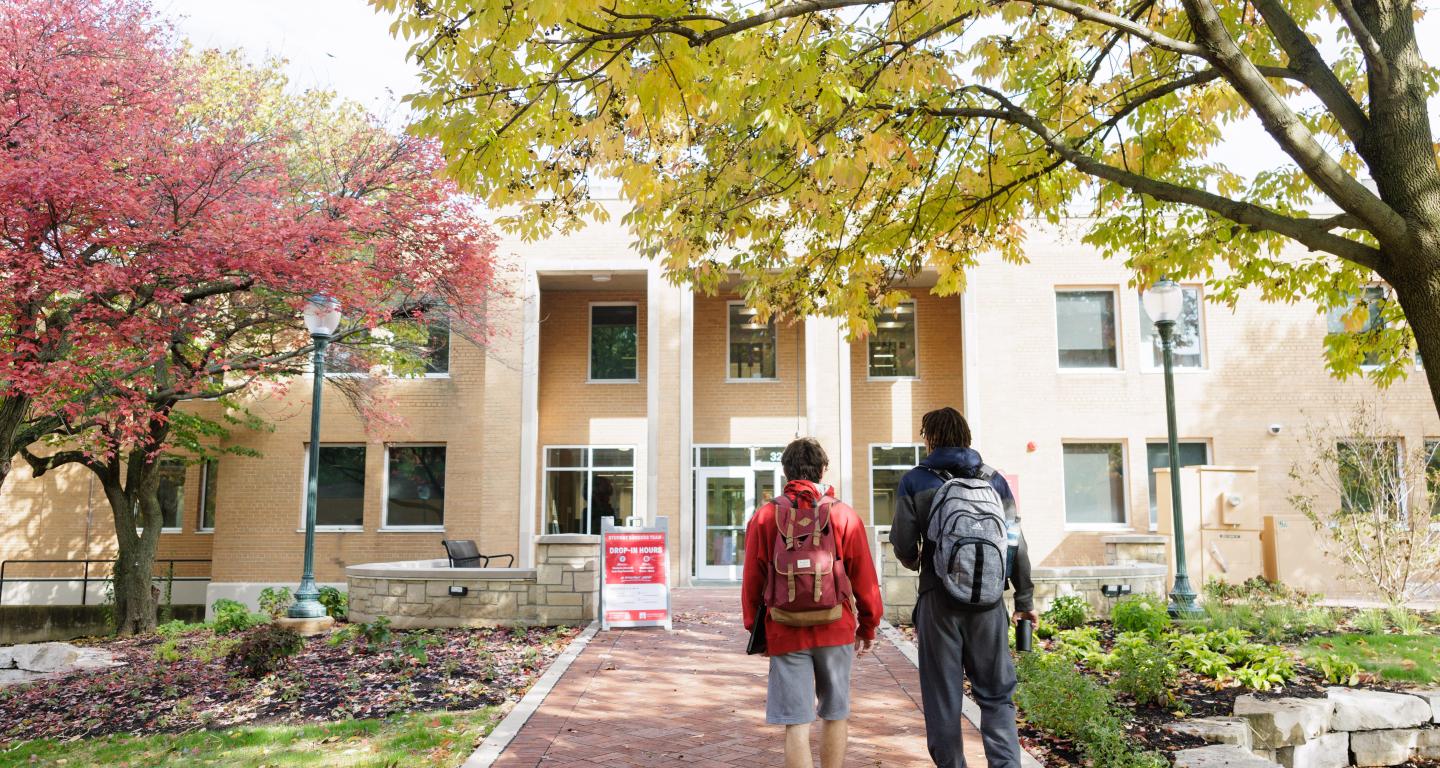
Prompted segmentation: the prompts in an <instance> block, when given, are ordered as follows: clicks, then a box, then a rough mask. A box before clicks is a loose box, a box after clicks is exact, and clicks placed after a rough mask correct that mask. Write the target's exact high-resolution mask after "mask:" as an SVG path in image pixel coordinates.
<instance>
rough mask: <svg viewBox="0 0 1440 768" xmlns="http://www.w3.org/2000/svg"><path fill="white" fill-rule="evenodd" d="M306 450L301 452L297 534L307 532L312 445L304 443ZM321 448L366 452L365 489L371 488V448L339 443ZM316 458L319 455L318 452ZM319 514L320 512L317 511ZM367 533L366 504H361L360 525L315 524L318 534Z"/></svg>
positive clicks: (327, 444)
mask: <svg viewBox="0 0 1440 768" xmlns="http://www.w3.org/2000/svg"><path fill="white" fill-rule="evenodd" d="M302 445H304V446H305V449H304V450H303V451H301V452H300V527H299V528H297V529H296V531H295V532H296V533H304V532H305V504H306V502H307V501H308V500H309V499H308V498H307V497H308V496H309V493H310V474H309V472H310V443H309V442H308V441H306V442H305V443H302ZM320 447H321V448H360V449H362V450H364V451H365V483H364V486H363V488H364V489H365V490H367V491H368V490H369V488H370V446H369V445H367V444H366V443H356V442H353V441H352V442H339V443H325V442H322V443H320ZM316 456H317V457H318V456H319V454H318V452H317V454H316ZM316 504H317V505H318V504H319V497H318V495H317V497H316ZM317 512H318V510H317ZM364 531H365V502H364V501H363V500H362V501H361V503H360V524H359V525H321V524H320V523H319V521H318V520H317V521H316V523H315V532H316V533H363V532H364Z"/></svg>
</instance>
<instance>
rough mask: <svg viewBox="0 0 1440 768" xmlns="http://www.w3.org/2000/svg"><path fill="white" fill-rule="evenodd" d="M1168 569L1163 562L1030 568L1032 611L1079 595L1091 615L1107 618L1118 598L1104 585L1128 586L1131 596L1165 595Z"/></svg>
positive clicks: (1043, 608)
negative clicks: (1033, 587) (1059, 598)
mask: <svg viewBox="0 0 1440 768" xmlns="http://www.w3.org/2000/svg"><path fill="white" fill-rule="evenodd" d="M1166 571H1167V569H1166V568H1165V566H1163V565H1145V564H1139V563H1136V564H1130V565H1077V566H1072V567H1068V568H1031V569H1030V576H1031V578H1033V579H1034V580H1035V610H1037V611H1044V610H1045V609H1046V608H1048V607H1050V604H1051V603H1053V602H1055V598H1057V597H1064V596H1065V595H1078V596H1080V597H1083V598H1085V602H1087V603H1089V604H1090V614H1091V615H1092V616H1096V617H1099V618H1109V616H1110V609H1111V608H1112V607H1114V605H1115V603H1116V601H1118V600H1119V598H1118V597H1106V596H1105V592H1104V588H1105V587H1117V586H1118V587H1129V588H1130V593H1129V594H1132V595H1164V594H1165V576H1166Z"/></svg>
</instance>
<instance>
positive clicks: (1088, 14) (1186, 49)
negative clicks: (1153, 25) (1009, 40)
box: [992, 0, 1208, 59]
mask: <svg viewBox="0 0 1440 768" xmlns="http://www.w3.org/2000/svg"><path fill="white" fill-rule="evenodd" d="M1012 1H1013V2H1020V3H1025V4H1028V5H1038V6H1042V7H1045V8H1052V9H1054V10H1057V11H1060V12H1061V13H1064V14H1066V15H1068V16H1073V17H1075V18H1077V19H1081V20H1083V21H1089V22H1092V23H1095V24H1100V25H1102V26H1106V27H1110V28H1111V29H1116V30H1119V31H1121V32H1124V33H1126V34H1129V35H1131V36H1133V37H1136V38H1139V39H1141V40H1144V41H1145V42H1147V43H1149V44H1151V45H1153V46H1155V47H1157V48H1163V49H1164V50H1167V51H1170V52H1172V53H1178V54H1180V55H1182V56H1195V57H1198V58H1202V59H1204V58H1208V57H1207V56H1206V55H1205V49H1204V48H1202V47H1201V46H1198V45H1196V44H1194V43H1190V42H1186V41H1184V40H1176V39H1175V38H1173V37H1170V36H1168V35H1163V34H1161V33H1159V32H1156V31H1155V30H1153V29H1150V28H1149V27H1147V26H1145V25H1144V24H1141V23H1139V22H1136V21H1132V20H1131V19H1128V18H1126V17H1124V16H1119V15H1116V14H1113V13H1108V12H1106V11H1101V10H1098V9H1095V8H1091V7H1090V6H1088V5H1081V4H1079V3H1074V2H1071V1H1070V0H992V2H995V3H1005V2H1012Z"/></svg>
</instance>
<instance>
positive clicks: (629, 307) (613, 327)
mask: <svg viewBox="0 0 1440 768" xmlns="http://www.w3.org/2000/svg"><path fill="white" fill-rule="evenodd" d="M639 316H640V310H639V308H638V307H637V306H636V305H634V304H591V305H590V380H591V381H636V380H637V378H638V375H637V372H636V356H637V350H638V349H639V345H640V330H639Z"/></svg>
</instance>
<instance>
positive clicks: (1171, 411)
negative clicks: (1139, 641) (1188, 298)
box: [1144, 277, 1199, 617]
mask: <svg viewBox="0 0 1440 768" xmlns="http://www.w3.org/2000/svg"><path fill="white" fill-rule="evenodd" d="M1144 301H1145V311H1146V312H1148V313H1150V319H1152V320H1154V321H1155V329H1156V330H1157V331H1159V332H1160V346H1161V349H1162V350H1163V351H1164V356H1165V418H1166V423H1167V426H1168V428H1169V442H1170V509H1171V512H1172V513H1173V514H1174V516H1175V520H1174V526H1173V527H1174V529H1175V584H1174V585H1173V586H1172V587H1171V589H1170V614H1171V615H1172V616H1177V617H1179V616H1193V615H1194V614H1196V613H1198V612H1199V609H1198V608H1196V607H1195V588H1194V587H1192V586H1190V574H1189V573H1188V572H1187V569H1186V567H1185V516H1184V513H1183V512H1182V511H1181V509H1180V445H1179V441H1178V438H1177V436H1176V434H1175V432H1176V430H1175V370H1174V365H1175V323H1176V322H1177V321H1178V320H1179V319H1180V313H1181V312H1182V311H1183V310H1184V308H1185V291H1184V290H1183V289H1181V287H1180V286H1179V285H1178V284H1177V283H1176V282H1175V281H1174V280H1171V279H1170V278H1168V277H1167V278H1163V279H1162V280H1160V282H1158V283H1156V284H1155V285H1153V286H1151V287H1150V290H1148V291H1146V292H1145V299H1144Z"/></svg>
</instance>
